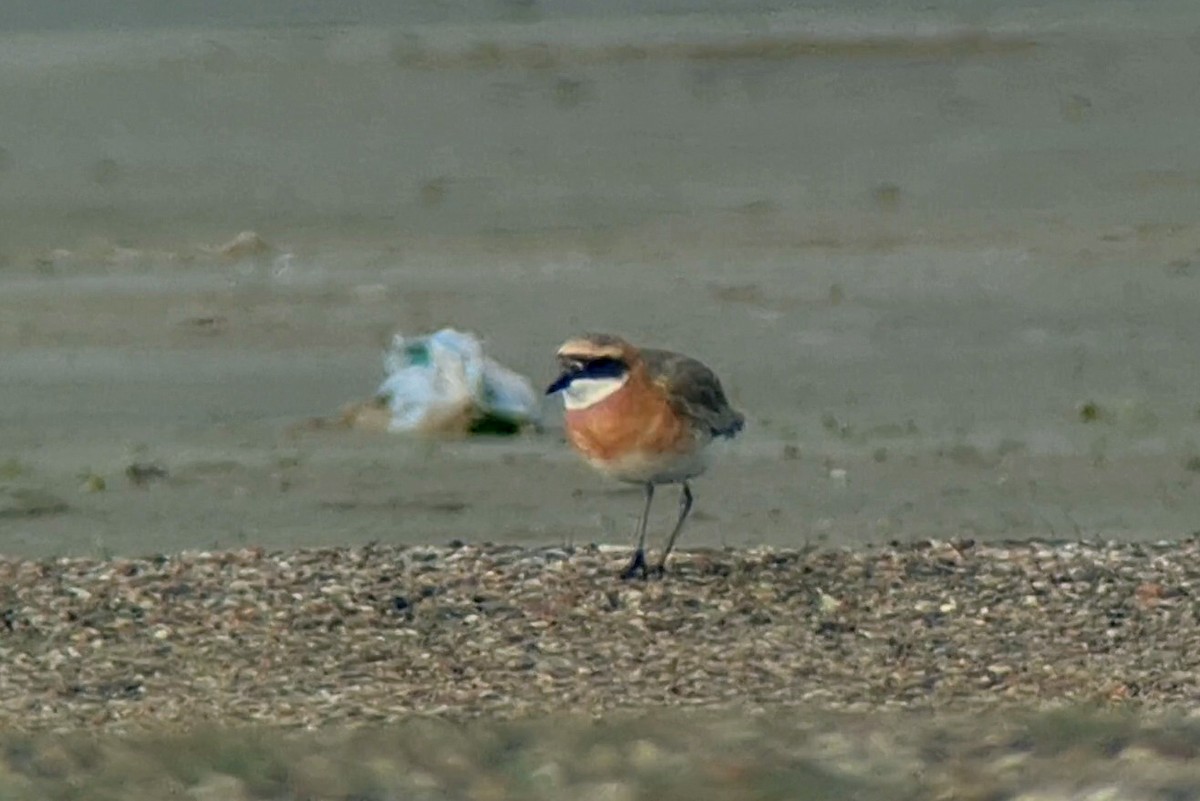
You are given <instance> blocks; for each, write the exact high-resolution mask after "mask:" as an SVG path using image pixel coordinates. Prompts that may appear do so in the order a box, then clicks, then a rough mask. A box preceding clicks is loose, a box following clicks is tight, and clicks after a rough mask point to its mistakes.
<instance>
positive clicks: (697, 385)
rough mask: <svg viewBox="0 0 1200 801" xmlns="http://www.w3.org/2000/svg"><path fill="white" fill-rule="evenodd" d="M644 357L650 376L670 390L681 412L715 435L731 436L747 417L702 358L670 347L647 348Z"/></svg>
mask: <svg viewBox="0 0 1200 801" xmlns="http://www.w3.org/2000/svg"><path fill="white" fill-rule="evenodd" d="M642 360H643V362H644V363H645V365H646V370H647V372H648V373H649V375H650V380H651V381H653V382H655V383H656V384H658V385H660V386H662V387H663V388H664V389H666V390H667V392H668V394H669V395H670V398H671V405H672V406H673V407H674V408H675V410H676V411H678V412H679V413H680V414H683V415H685V416H687V417H688V418H690V419H692V420H694V421H695V422H697V423H699V424H700V425H702V426H705V427H707V428H708V430H709V431H710V432H712V434H713V436H718V437H732V436H734V435H735V434H737V433H738V432H739V431H741V430H742V426H743V425H744V424H745V418H744V417H743V416H742V414H741V413H740V412H738V411H737V410H735V409H734V408H733V407H731V406H730V405H729V401H728V400H727V399H726V398H725V390H724V389H723V388H722V387H721V381H720V379H718V378H717V376H716V374H715V373H713V371H712V370H710V369H708V367H707V366H706V365H705V364H704V363H703V362H700V361H697V360H696V359H693V358H691V357H690V356H684V355H683V354H682V353H674V352H672V351H669V350H653V349H647V350H643V351H642Z"/></svg>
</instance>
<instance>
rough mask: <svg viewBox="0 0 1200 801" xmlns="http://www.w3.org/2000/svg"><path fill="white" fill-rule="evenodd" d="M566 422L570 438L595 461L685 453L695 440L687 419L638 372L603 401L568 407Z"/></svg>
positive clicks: (572, 442) (583, 452) (582, 451)
mask: <svg viewBox="0 0 1200 801" xmlns="http://www.w3.org/2000/svg"><path fill="white" fill-rule="evenodd" d="M564 422H565V424H566V433H567V439H568V440H570V442H571V444H572V445H574V446H575V447H576V448H577V449H578V450H579V451H580V452H581V453H582V454H583V455H584V456H586V457H587V458H588V459H591V460H593V461H600V462H607V461H611V460H615V459H620V458H622V457H624V456H628V455H629V454H631V453H648V454H659V453H683V452H686V451H687V450H688V449H689V448H690V447H691V446H692V444H693V443H694V438H693V436H692V432H691V429H690V428H689V427H688V424H687V421H686V420H684V419H683V418H681V417H680V416H679V415H677V414H675V412H674V411H673V410H672V409H671V407H670V406H669V405H668V404H667V401H666V398H664V397H663V395H662V393H661V392H660V391H659V390H658V389H657V388H656V387H654V386H653V385H651V384H650V383H649V382H648V381H646V380H645V378H644V376H642V375H640V374H638V373H635V374H634V375H631V376H630V378H629V381H628V382H627V383H626V384H625V386H624V387H622V388H621V389H619V390H618V391H616V392H614V393H613V394H612V395H610V396H608V397H607V398H605V399H604V400H602V401H600V402H599V403H597V404H595V405H593V406H589V407H588V408H586V409H571V410H568V411H567V412H566V413H565V419H564Z"/></svg>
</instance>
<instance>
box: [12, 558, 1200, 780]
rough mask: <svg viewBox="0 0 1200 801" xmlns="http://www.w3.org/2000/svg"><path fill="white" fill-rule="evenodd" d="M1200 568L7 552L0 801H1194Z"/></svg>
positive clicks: (1063, 562)
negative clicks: (625, 575)
mask: <svg viewBox="0 0 1200 801" xmlns="http://www.w3.org/2000/svg"><path fill="white" fill-rule="evenodd" d="M1198 552H1200V544H1198V543H1197V541H1196V540H1194V539H1192V540H1186V541H1180V542H1170V543H1167V542H1164V543H1157V544H1150V545H1144V544H1115V543H1082V542H1080V543H1076V542H1072V543H1057V544H1049V543H1042V542H1027V543H1019V544H1017V543H1014V544H1010V545H988V546H984V545H977V544H974V543H971V542H922V543H913V544H893V545H889V546H881V547H874V548H867V549H841V550H794V551H780V550H750V551H732V550H720V551H707V552H706V551H690V552H683V553H680V554H679V555H678V557H677V558H676V559H674V560H673V564H672V568H673V570H672V573H671V575H670V576H669V577H668V578H667V579H666V580H663V581H650V582H622V581H620V580H618V579H616V578H615V577H614V574H615V573H616V572H617V571H618V570H619V568H620V567H621V565H622V564H623V562H624V560H625V559H626V558H627V551H626V549H624V548H620V549H616V548H608V547H587V548H576V549H564V548H541V549H529V548H517V547H499V546H487V545H485V546H479V547H476V546H467V545H462V544H457V543H453V544H451V545H449V546H447V547H378V546H370V547H362V548H331V549H319V550H302V551H291V552H281V553H267V552H263V551H261V550H256V549H246V550H239V551H229V552H217V553H184V554H179V555H169V556H159V557H151V558H143V559H111V560H87V559H56V560H42V561H29V560H17V559H5V560H3V561H0V663H2V664H3V665H4V670H3V671H0V725H2V726H3V728H4V731H5V734H4V735H3V737H2V738H0V755H2V759H0V791H2V792H0V797H3V798H34V797H38V798H49V797H77V796H75V795H72V794H71V792H68V790H69V788H72V787H74V788H78V787H81V786H83V787H87V788H88V792H89V793H90V795H88V796H87V797H89V798H107V797H112V798H123V799H125V798H142V797H145V798H156V797H161V794H162V793H163V792H167V791H168V790H169V791H170V792H172V793H179V792H186V793H188V794H189V797H192V798H206V799H217V798H221V799H234V800H235V801H236V799H242V798H312V799H316V798H322V799H323V798H329V799H334V798H338V799H346V798H357V799H368V798H370V799H375V798H378V799H390V798H431V799H432V798H471V799H485V800H486V799H506V798H565V797H571V798H581V799H618V800H622V799H627V800H628V801H633V800H634V799H639V798H647V799H649V798H655V799H658V798H675V797H678V798H685V797H686V798H730V799H733V798H738V799H746V798H780V799H782V798H807V797H813V798H820V797H846V796H847V794H851V795H853V796H854V797H857V798H913V799H917V798H935V797H940V798H980V799H984V798H988V799H993V798H997V799H998V798H1025V799H1027V801H1028V800H1029V799H1034V798H1039V799H1054V798H1093V797H1094V798H1097V799H1099V798H1118V797H1119V798H1168V797H1169V798H1180V799H1182V798H1197V797H1200V770H1197V769H1196V768H1195V767H1194V764H1195V762H1194V761H1193V760H1190V757H1192V756H1196V755H1200V724H1197V723H1196V720H1195V718H1194V717H1193V715H1192V710H1193V709H1194V705H1195V700H1196V699H1197V697H1200V696H1198V686H1200V671H1197V670H1196V666H1197V662H1198V661H1200V625H1198V621H1197V602H1196V599H1195V596H1194V592H1195V585H1196V582H1197V580H1198V578H1200V558H1198V557H1200V553H1198ZM84 733H86V734H84ZM106 788H107V789H106Z"/></svg>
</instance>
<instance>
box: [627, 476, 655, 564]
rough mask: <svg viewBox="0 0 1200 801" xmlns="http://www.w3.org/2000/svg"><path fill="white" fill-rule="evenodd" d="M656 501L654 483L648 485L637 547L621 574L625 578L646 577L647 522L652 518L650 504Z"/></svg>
mask: <svg viewBox="0 0 1200 801" xmlns="http://www.w3.org/2000/svg"><path fill="white" fill-rule="evenodd" d="M653 502H654V485H653V484H647V485H646V508H644V509H642V522H641V524H640V525H639V526H638V538H637V549H636V550H634V552H633V559H632V560H630V562H629V567H627V568H625V572H623V573H622V574H621V578H623V579H631V578H637V577H638V576H641V577H642V578H645V577H646V523H647V522H649V520H650V504H652V503H653Z"/></svg>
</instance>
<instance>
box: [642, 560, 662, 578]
mask: <svg viewBox="0 0 1200 801" xmlns="http://www.w3.org/2000/svg"><path fill="white" fill-rule="evenodd" d="M666 577H667V565H666V563H665V562H659V563H658V564H657V565H655V566H654V567H652V568H650V570H649V571H648V572H647V573H646V578H651V579H664V578H666Z"/></svg>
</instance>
